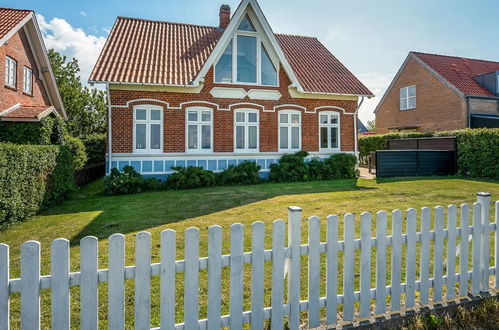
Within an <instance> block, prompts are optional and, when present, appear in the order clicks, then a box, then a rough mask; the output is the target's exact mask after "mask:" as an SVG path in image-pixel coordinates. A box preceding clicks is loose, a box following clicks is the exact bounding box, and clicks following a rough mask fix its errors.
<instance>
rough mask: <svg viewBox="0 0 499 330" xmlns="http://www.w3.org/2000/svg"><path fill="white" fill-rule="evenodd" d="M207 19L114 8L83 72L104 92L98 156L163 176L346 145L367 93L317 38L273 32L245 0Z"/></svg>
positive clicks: (263, 162) (322, 152) (352, 140)
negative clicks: (139, 14)
mask: <svg viewBox="0 0 499 330" xmlns="http://www.w3.org/2000/svg"><path fill="white" fill-rule="evenodd" d="M219 15H220V24H219V26H217V27H211V26H198V25H191V24H179V23H170V22H162V21H151V20H145V19H137V18H127V17H118V19H117V21H116V23H115V24H114V26H113V29H112V31H111V33H110V35H109V38H108V40H107V42H106V44H105V46H104V48H103V50H102V52H101V55H100V57H99V59H98V61H97V63H96V65H95V68H94V70H93V72H92V74H91V76H90V79H89V81H90V83H103V84H106V87H107V90H108V95H109V116H108V123H109V132H110V133H109V141H108V146H109V152H108V168H109V167H111V168H119V169H122V168H123V167H124V166H126V165H131V166H133V167H134V168H136V169H137V170H138V171H139V172H141V173H143V174H149V175H155V176H163V175H168V174H169V173H171V172H172V167H174V166H190V165H192V166H200V167H203V168H206V169H209V170H213V171H220V170H224V169H225V168H226V167H227V166H228V165H231V164H237V163H238V162H241V161H244V160H252V161H255V162H257V164H258V165H260V166H261V169H262V174H265V172H268V170H269V166H270V164H272V163H274V162H276V160H277V159H279V157H280V156H281V155H282V154H284V153H292V152H296V151H299V150H306V151H308V152H309V153H310V157H327V156H329V155H331V154H333V153H337V152H348V153H355V151H356V145H357V133H356V132H357V127H356V119H357V110H358V107H359V103H360V102H361V100H362V99H363V98H364V97H371V96H373V95H372V93H371V92H370V91H369V90H368V89H367V88H366V87H365V86H364V85H363V84H362V83H361V82H360V81H359V80H358V79H357V78H356V77H355V76H354V75H353V74H352V73H351V72H350V71H348V70H347V69H346V68H345V67H344V66H343V65H342V64H341V63H340V62H339V61H338V60H337V59H336V58H335V57H334V56H333V55H332V54H331V53H330V52H329V51H328V50H327V49H326V48H325V47H324V46H323V45H322V44H321V43H320V42H319V41H318V40H317V39H316V38H312V37H305V36H294V35H284V34H274V33H273V32H272V29H271V27H270V25H269V23H268V22H267V19H266V18H265V16H264V14H263V13H262V11H261V9H260V7H259V5H258V3H257V2H256V1H255V0H243V1H242V2H241V3H240V5H239V7H238V9H237V10H236V11H235V13H234V14H233V15H232V17H231V12H230V8H229V7H228V6H227V5H223V6H222V7H221V8H220V13H219Z"/></svg>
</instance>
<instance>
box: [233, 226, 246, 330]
mask: <svg viewBox="0 0 499 330" xmlns="http://www.w3.org/2000/svg"><path fill="white" fill-rule="evenodd" d="M243 253H244V226H243V225H242V224H240V223H235V224H233V225H231V226H230V321H229V326H230V328H231V329H235V330H238V329H242V328H243V291H244V290H243V266H244V265H243Z"/></svg>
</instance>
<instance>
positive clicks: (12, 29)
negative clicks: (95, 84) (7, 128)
mask: <svg viewBox="0 0 499 330" xmlns="http://www.w3.org/2000/svg"><path fill="white" fill-rule="evenodd" d="M0 61H1V62H0V63H1V65H0V77H2V78H1V79H4V81H3V84H2V85H1V87H0V121H16V122H19V121H21V122H36V121H40V120H41V119H42V118H43V117H45V116H47V115H49V114H51V113H53V114H55V115H57V116H61V117H63V118H66V113H65V111H64V105H63V103H62V100H61V96H60V95H59V90H58V89H57V84H56V82H55V78H54V74H53V72H52V68H51V66H50V62H49V59H48V57H47V50H46V49H45V45H44V43H43V39H42V36H41V34H40V30H39V27H38V24H37V22H36V16H35V14H34V12H33V11H31V10H19V9H9V8H0Z"/></svg>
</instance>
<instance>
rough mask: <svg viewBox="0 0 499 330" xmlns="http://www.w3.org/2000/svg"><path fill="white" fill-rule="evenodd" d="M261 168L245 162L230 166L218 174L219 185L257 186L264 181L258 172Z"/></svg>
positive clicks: (253, 163)
mask: <svg viewBox="0 0 499 330" xmlns="http://www.w3.org/2000/svg"><path fill="white" fill-rule="evenodd" d="M259 171H260V166H258V165H257V164H256V163H255V162H248V161H246V162H243V163H241V164H239V165H237V166H236V165H230V166H229V167H228V168H227V169H226V170H225V171H223V172H220V173H218V174H217V175H216V176H217V184H219V185H222V186H224V185H235V184H257V183H260V182H261V181H262V179H261V178H260V176H259V175H258V172H259Z"/></svg>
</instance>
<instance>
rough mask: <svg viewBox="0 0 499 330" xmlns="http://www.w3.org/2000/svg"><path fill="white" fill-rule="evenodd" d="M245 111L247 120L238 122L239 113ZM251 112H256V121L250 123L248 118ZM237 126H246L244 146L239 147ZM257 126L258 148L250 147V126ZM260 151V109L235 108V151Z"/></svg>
mask: <svg viewBox="0 0 499 330" xmlns="http://www.w3.org/2000/svg"><path fill="white" fill-rule="evenodd" d="M238 113H244V116H245V122H237V121H236V118H237V114H238ZM249 113H256V123H250V122H249V121H248V120H247V118H248V114H249ZM237 126H244V142H245V143H244V148H242V149H238V148H237V132H236V127H237ZM250 126H251V127H256V149H249V147H248V146H249V129H248V127H250ZM259 151H260V111H258V110H256V109H237V110H234V152H245V153H246V152H259Z"/></svg>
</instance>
